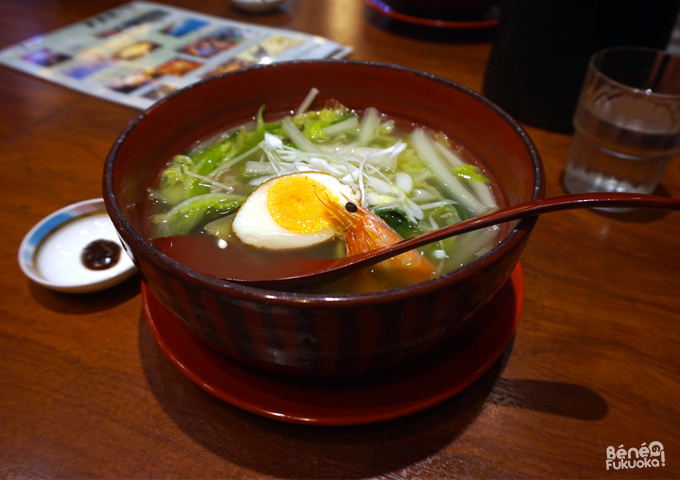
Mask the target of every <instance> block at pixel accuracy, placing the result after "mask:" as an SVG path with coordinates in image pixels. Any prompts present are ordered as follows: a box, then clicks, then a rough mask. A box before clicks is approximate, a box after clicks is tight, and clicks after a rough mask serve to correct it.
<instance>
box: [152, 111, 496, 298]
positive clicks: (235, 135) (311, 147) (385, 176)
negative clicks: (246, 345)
mask: <svg viewBox="0 0 680 480" xmlns="http://www.w3.org/2000/svg"><path fill="white" fill-rule="evenodd" d="M291 128H295V131H293V130H291ZM366 132H369V133H368V134H367V133H366ZM366 137H370V138H366ZM239 143H240V144H239ZM433 156H434V158H433ZM471 159H473V161H470V160H471ZM319 175H328V176H330V177H333V180H331V179H330V178H327V177H325V176H319ZM302 177H304V179H305V182H306V183H309V182H312V183H314V187H313V188H314V192H315V193H314V195H315V196H316V197H317V198H318V199H319V201H321V200H323V198H326V197H325V196H327V197H328V199H330V198H333V199H334V200H333V202H335V201H336V200H338V199H341V200H340V201H339V203H338V205H339V206H340V207H338V206H336V208H340V209H341V210H342V212H340V211H337V212H336V213H335V214H330V213H328V214H327V213H324V212H326V210H327V209H328V208H327V207H328V205H326V204H325V202H324V201H321V203H322V204H323V205H321V206H319V205H317V207H318V208H320V209H321V210H320V211H321V214H316V213H314V211H312V210H310V208H311V207H310V206H309V205H311V204H310V203H305V204H304V205H305V206H304V207H300V208H298V207H296V206H295V205H296V204H295V202H293V203H291V204H288V203H283V204H282V205H283V207H281V208H279V209H278V210H277V209H276V208H274V207H277V205H274V204H273V203H272V200H271V198H272V195H273V194H271V193H270V192H271V191H272V189H273V188H278V187H274V186H278V185H280V184H281V179H283V178H287V179H289V183H290V182H292V183H293V184H295V185H296V186H294V187H290V189H291V190H292V192H293V193H286V194H285V195H284V196H283V197H282V198H284V199H285V201H286V202H290V201H291V200H290V198H293V197H294V199H298V197H299V196H300V192H301V190H302V189H301V188H299V187H297V185H298V184H299V182H298V180H300V179H301V178H302ZM287 181H288V180H287ZM295 182H298V183H295ZM319 182H321V184H323V185H321V184H319ZM318 185H321V186H318ZM347 185H349V187H347ZM345 187H347V188H350V191H351V192H352V194H355V195H356V196H355V197H354V196H351V195H350V196H347V195H348V194H346V193H347V190H342V189H344V188H345ZM279 190H280V188H279ZM341 190H342V191H341ZM493 191H494V190H493V188H492V186H490V185H489V183H488V175H486V174H485V172H484V171H483V167H482V166H481V165H480V164H479V162H476V161H474V158H473V156H472V155H471V153H470V152H468V151H466V150H465V149H464V148H463V147H461V146H460V145H452V144H451V141H450V140H449V139H448V138H446V137H445V136H444V135H443V134H442V133H435V132H432V131H431V130H429V129H427V128H424V127H422V126H418V125H413V124H409V123H408V122H403V121H398V120H397V119H393V118H388V117H386V116H384V115H382V114H380V113H379V112H377V111H375V109H370V108H369V109H366V110H365V111H362V112H359V111H352V110H349V109H347V108H345V107H344V106H342V105H341V104H339V103H337V102H334V101H330V102H327V104H326V105H325V106H324V108H322V109H319V110H312V111H308V112H305V113H303V114H299V115H296V116H294V117H284V118H283V119H278V120H277V121H275V122H265V121H264V118H263V109H261V110H260V112H258V115H257V116H256V117H255V120H254V121H253V122H249V123H247V124H244V125H243V126H242V127H239V128H237V129H232V130H229V131H226V132H222V133H220V134H218V135H216V136H214V137H212V138H210V139H208V140H206V141H203V142H201V143H199V144H198V145H197V146H195V147H194V148H192V149H190V150H189V151H188V152H186V153H185V154H183V155H177V156H175V157H174V158H173V159H172V160H171V161H170V162H169V163H168V164H167V165H166V167H165V168H164V169H163V170H162V171H161V172H160V173H159V176H158V180H157V184H156V185H154V187H153V188H152V189H150V191H149V196H148V198H147V201H146V205H145V210H146V211H147V212H148V218H149V219H150V221H149V222H148V224H147V225H146V227H147V230H146V232H145V233H146V235H147V237H148V238H149V239H151V240H152V243H153V245H154V246H155V247H156V248H157V249H159V250H160V251H161V252H163V253H164V254H166V255H168V256H169V257H171V258H173V259H175V260H177V261H179V262H181V263H183V264H186V265H188V266H190V267H192V268H194V269H196V270H198V271H201V272H203V273H207V274H210V275H214V276H217V277H220V276H225V277H229V276H232V277H239V278H244V279H260V278H271V276H272V273H275V272H281V273H282V274H283V273H286V274H291V273H295V272H300V269H314V268H316V267H317V266H318V267H321V266H322V265H325V264H328V263H329V262H332V261H333V259H336V258H339V257H342V256H344V255H346V254H351V252H358V251H366V250H370V249H373V248H377V247H376V246H375V245H374V244H373V243H371V242H369V241H368V240H367V239H366V238H365V237H357V235H355V234H354V232H355V230H359V231H360V233H361V234H362V235H363V229H364V228H365V226H366V225H368V226H369V227H371V228H373V229H377V230H378V232H377V233H375V236H376V238H378V237H380V239H381V240H379V241H382V242H388V243H393V242H394V241H398V240H399V239H400V238H409V237H412V236H415V235H419V234H421V233H424V232H426V231H429V230H431V229H434V228H439V227H442V226H445V225H449V224H451V223H457V222H459V221H462V220H465V219H466V218H469V217H472V216H477V215H481V214H484V213H487V212H490V211H492V210H494V209H496V208H497V204H496V201H495V197H494V194H493ZM319 192H321V193H322V195H321V196H320V195H319ZM286 195H287V196H286ZM291 195H292V196H291ZM343 196H344V197H345V198H344V199H342V197H343ZM260 197H262V199H260ZM350 197H351V198H350ZM311 198H312V200H314V198H313V197H311ZM258 199H259V200H258ZM346 200H347V201H348V203H347V208H346V210H347V211H348V212H350V213H349V214H345V209H344V208H342V207H343V206H344V205H345V203H346V202H345V201H346ZM295 201H297V200H295ZM353 201H355V202H356V203H357V205H358V208H359V211H356V210H353V209H352V208H349V205H350V204H351V205H352V206H354V204H352V202H353ZM258 202H259V204H258ZM263 202H264V203H263ZM333 202H331V203H333ZM255 204H257V206H252V205H255ZM260 204H261V205H260ZM333 204H334V205H335V203H333ZM262 205H265V206H264V207H262ZM279 207H280V206H279ZM296 208H297V210H296ZM355 208H356V207H355ZM239 210H241V211H242V212H247V214H246V213H241V214H240V216H241V217H247V218H245V220H241V221H237V223H234V217H235V216H236V215H237V212H238V211H239ZM275 211H281V212H283V213H277V214H274V213H272V212H275ZM310 212H312V213H310ZM338 212H340V213H338ZM326 214H327V215H329V218H330V220H329V221H330V222H331V224H333V225H331V226H332V227H333V228H331V230H333V234H332V235H331V236H330V237H329V238H326V237H324V236H323V235H321V233H323V232H325V231H326V230H327V229H326V230H324V229H323V228H326V227H323V228H321V227H319V230H318V231H317V230H315V231H314V232H312V233H313V235H316V236H318V237H319V239H312V240H310V233H309V232H308V231H307V230H305V231H302V230H300V231H298V230H297V229H298V228H303V227H304V228H307V226H306V225H307V224H309V223H310V222H314V221H317V220H318V219H319V218H320V217H323V216H324V215H326ZM276 215H283V216H284V217H294V218H293V220H294V223H293V224H292V225H293V226H292V227H290V225H291V223H290V222H289V221H288V220H286V219H285V218H284V219H283V220H286V222H288V223H286V222H284V221H282V219H281V218H280V217H277V216H276ZM300 215H302V216H305V215H306V217H310V218H305V219H304V220H300V219H298V218H297V217H298V216H300ZM338 215H340V216H341V217H343V218H344V217H347V218H349V219H350V220H348V221H349V222H350V223H348V224H343V225H340V224H339V223H338V220H337V218H338ZM260 217H262V218H260ZM270 217H271V218H270ZM324 218H325V217H324ZM334 219H335V220H334ZM374 219H377V220H374ZM244 222H245V223H247V224H249V225H248V228H249V229H251V230H253V231H255V234H249V236H246V235H245V234H244V233H243V232H242V231H241V232H239V231H238V228H239V227H240V225H241V224H242V223H244ZM295 222H298V223H295ZM304 222H307V223H304ZM260 223H261V224H262V225H264V227H262V228H264V229H265V230H264V231H262V232H259V231H258V230H257V229H258V228H260ZM270 225H271V226H270ZM281 225H287V227H285V228H289V229H290V228H292V230H285V231H279V230H280V228H283V227H281ZM329 225H330V224H329ZM267 228H269V229H275V230H276V231H275V232H274V233H272V232H270V231H268V230H267ZM314 228H316V227H314ZM385 228H386V229H387V230H389V231H383V230H385ZM349 230H351V231H352V233H348V231H349ZM367 231H368V233H370V234H371V235H374V233H373V230H371V229H370V228H369V229H367ZM318 232H321V233H318ZM395 232H396V234H398V235H397V236H396V237H394V235H395ZM371 235H368V238H369V240H370V239H371V238H373V237H372V236H371ZM499 236H500V234H499V229H498V227H490V228H488V229H484V230H480V231H476V232H470V233H468V234H464V235H460V236H458V237H455V238H450V239H446V240H443V241H441V242H437V243H436V244H432V245H428V246H427V247H425V248H423V249H421V250H420V252H417V253H415V255H416V256H417V257H418V258H422V262H421V263H422V265H420V268H418V269H416V268H414V267H413V265H414V263H418V262H415V261H414V258H415V257H411V260H410V261H409V262H410V263H409V262H406V261H405V260H403V259H402V260H403V261H402V264H406V263H408V265H407V266H406V267H404V265H402V264H400V265H398V266H397V267H395V266H394V265H396V264H394V265H392V267H390V266H389V265H388V263H386V262H383V263H381V264H379V265H378V266H375V267H373V268H372V269H370V270H368V271H365V272H360V273H359V274H355V275H354V276H353V277H351V278H350V279H347V280H345V281H341V282H338V283H336V284H334V285H330V286H327V287H324V288H322V289H313V290H312V291H313V292H317V293H354V292H367V291H375V290H383V289H386V288H395V287H399V286H404V285H408V284H411V283H416V282H419V281H423V280H425V279H427V278H432V277H434V276H437V275H441V274H444V273H447V272H450V271H452V270H455V269H456V268H459V267H460V266H463V265H465V264H466V263H469V262H470V261H472V260H474V259H476V258H478V257H479V256H480V255H482V254H483V253H485V252H486V251H488V250H490V249H491V248H493V247H494V246H495V245H496V244H498V242H499ZM251 239H254V240H251ZM278 239H285V242H293V246H291V245H290V244H289V243H283V244H281V245H277V244H276V242H278V241H279V240H278ZM385 239H388V240H385ZM310 241H312V242H314V243H311V244H310V245H307V243H308V242H310ZM253 242H254V243H253ZM295 242H301V245H302V246H300V247H299V248H294V247H297V245H294V244H295ZM282 245H283V246H282ZM378 246H379V245H378ZM409 253H410V252H409ZM404 255H407V254H404ZM302 259H304V261H302ZM387 262H389V261H387ZM393 263H394V262H393ZM296 269H297V270H296Z"/></svg>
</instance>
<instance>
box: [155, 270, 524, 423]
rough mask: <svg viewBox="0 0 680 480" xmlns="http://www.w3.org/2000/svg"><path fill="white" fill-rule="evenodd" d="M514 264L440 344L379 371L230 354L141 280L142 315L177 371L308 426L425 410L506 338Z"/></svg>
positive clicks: (483, 366)
mask: <svg viewBox="0 0 680 480" xmlns="http://www.w3.org/2000/svg"><path fill="white" fill-rule="evenodd" d="M523 300H524V279H523V276H522V270H521V267H520V265H519V264H517V267H516V268H515V270H514V271H513V272H512V275H511V276H510V279H509V280H508V281H507V282H506V283H505V285H503V287H501V289H500V290H499V291H498V292H497V293H496V295H495V296H494V297H493V298H492V299H491V300H490V301H489V303H487V304H486V305H485V306H484V307H482V308H481V309H480V310H478V311H477V313H475V315H474V316H473V317H472V318H471V319H470V320H469V321H468V322H467V324H466V325H465V327H463V329H462V330H461V331H460V332H458V334H457V335H456V336H455V338H454V339H453V340H452V341H451V342H450V343H448V344H447V345H445V346H444V347H442V348H439V349H438V350H437V351H435V352H432V353H430V354H427V355H425V356H423V357H421V358H418V359H416V360H413V361H411V362H409V363H406V364H403V365H401V366H399V367H393V368H390V369H388V370H382V371H380V372H377V373H370V374H362V375H356V376H347V377H333V378H331V377H329V378H310V377H299V376H295V375H289V374H281V373H276V372H269V371H263V370H262V369H259V368H255V367H251V366H249V365H244V364H242V363H240V362H236V361H234V360H231V359H230V358H228V357H226V356H224V355H222V354H221V353H219V352H217V351H216V350H213V349H212V348H210V347H209V346H207V345H206V344H205V343H204V342H203V341H201V340H200V339H199V338H198V337H196V336H195V335H193V334H192V333H191V332H190V331H189V330H187V329H186V328H185V327H184V326H183V325H181V324H180V323H179V322H178V321H177V320H175V318H174V317H173V316H172V315H171V314H170V312H169V311H168V310H167V309H166V308H165V307H164V306H163V305H162V304H161V303H160V302H159V301H158V300H157V299H156V298H155V297H154V296H153V295H152V294H151V293H150V292H149V290H148V289H147V288H146V286H145V285H144V284H142V301H143V306H144V313H145V314H146V319H147V322H148V324H149V327H150V329H151V332H152V333H153V335H154V337H155V338H156V341H157V342H158V344H159V345H160V347H161V349H162V350H163V351H164V352H165V354H166V355H167V356H168V357H169V358H170V360H171V361H172V363H174V364H175V366H176V367H177V368H179V370H180V371H181V372H182V373H184V374H185V375H186V376H187V377H189V378H190V379H191V380H192V381H193V382H195V383H196V384H197V385H198V386H200V387H202V388H203V389H205V390H206V391H208V392H209V393H211V394H213V395H215V396H216V397H218V398H220V399H222V400H224V401H225V402H227V403H230V404H231V405H234V406H236V407H239V408H242V409H244V410H247V411H249V412H252V413H255V414H258V415H262V416H264V417H268V418H272V419H276V420H282V421H286V422H293V423H302V424H311V425H337V426H339V425H361V424H367V423H375V422H381V421H385V420H391V419H395V418H400V417H403V416H406V415H410V414H412V413H416V412H419V411H422V410H425V409H426V408H428V407H431V406H433V405H436V404H438V403H440V402H442V401H444V400H446V399H448V398H450V397H452V396H454V395H455V394H457V393H459V392H460V391H462V390H463V389H465V388H466V387H468V386H469V385H470V384H472V383H473V382H474V381H475V380H477V379H478V378H479V377H480V376H481V375H482V374H483V373H484V372H486V371H487V370H488V369H489V368H490V367H491V366H492V365H493V364H494V363H495V362H496V360H498V359H499V358H500V356H501V355H502V354H503V352H504V351H505V348H506V347H507V346H508V344H509V343H510V341H511V339H512V337H513V335H514V333H515V330H516V329H517V325H518V323H519V318H520V315H521V311H522V303H523Z"/></svg>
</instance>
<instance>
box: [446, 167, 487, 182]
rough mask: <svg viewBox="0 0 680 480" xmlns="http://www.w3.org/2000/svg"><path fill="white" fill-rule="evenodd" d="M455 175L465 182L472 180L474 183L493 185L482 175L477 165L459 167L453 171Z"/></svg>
mask: <svg viewBox="0 0 680 480" xmlns="http://www.w3.org/2000/svg"><path fill="white" fill-rule="evenodd" d="M453 174H454V175H457V176H458V177H460V178H463V179H465V180H471V181H474V182H483V183H491V182H490V181H489V179H488V178H486V176H484V174H483V173H482V171H481V170H480V169H479V167H477V166H475V165H470V164H469V163H466V164H463V165H458V166H457V167H455V168H454V169H453Z"/></svg>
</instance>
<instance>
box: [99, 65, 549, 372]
mask: <svg viewBox="0 0 680 480" xmlns="http://www.w3.org/2000/svg"><path fill="white" fill-rule="evenodd" d="M313 87H316V88H318V89H319V90H320V91H321V94H320V95H319V98H320V99H321V97H323V98H324V99H327V98H334V99H337V100H339V101H340V102H342V103H343V104H345V105H347V106H348V107H350V108H355V109H358V110H361V109H364V108H366V107H369V106H373V107H376V108H377V109H378V110H379V111H381V112H383V113H385V114H387V115H390V116H393V117H396V118H398V119H403V120H406V121H411V122H415V123H419V124H424V125H429V126H434V127H436V128H437V129H440V130H442V131H443V132H445V133H446V134H448V135H449V136H450V137H452V138H453V139H455V140H457V141H459V142H460V143H462V144H463V145H464V146H465V147H466V148H467V149H468V150H469V151H471V152H473V153H474V154H475V155H476V156H477V158H479V159H481V162H482V163H483V164H484V166H485V168H486V173H487V174H488V175H489V176H490V177H492V180H494V181H495V183H496V185H497V186H498V187H497V190H496V195H497V197H498V200H499V204H505V205H513V204H517V203H520V202H525V201H528V200H535V199H539V198H542V197H543V194H544V183H545V181H544V173H543V167H542V163H541V159H540V156H539V154H538V152H537V150H536V148H535V146H534V145H533V143H532V141H531V140H530V139H529V137H528V136H527V134H526V132H525V131H524V130H523V129H522V128H521V127H520V126H519V125H518V124H517V123H516V122H515V121H514V120H513V119H512V118H510V117H509V116H508V115H507V114H506V113H505V112H503V111H502V110H501V109H500V108H498V107H497V106H495V105H494V104H492V103H491V102H489V101H488V100H486V99H485V98H484V97H482V96H481V95H479V94H477V93H475V92H473V91H471V90H469V89H467V88H465V87H463V86H461V85H458V84H456V83H453V82H451V81H448V80H445V79H443V78H439V77H436V76H434V75H429V74H426V73H423V72H418V71H414V70H410V69H407V68H402V67H397V66H392V65H385V64H378V63H367V62H356V61H334V60H328V61H296V62H285V63H276V64H272V65H266V66H256V67H251V68H247V69H242V70H238V71H235V72H232V73H228V74H224V75H222V76H218V77H214V78H211V79H208V80H205V81H203V82H199V83H197V84H194V85H192V86H189V87H187V88H185V89H183V90H181V91H179V92H177V93H176V94H173V95H171V96H168V97H166V98H165V99H163V100H160V101H159V102H157V103H156V104H155V105H154V106H153V107H151V108H150V109H148V110H147V111H145V112H143V113H142V114H141V115H139V116H138V117H137V118H136V119H134V120H133V121H132V122H130V124H129V125H128V126H127V127H126V128H125V129H124V130H123V132H122V133H121V134H120V136H119V138H118V139H117V140H116V142H115V144H114V145H113V147H112V148H111V151H110V153H109V155H108V158H107V160H106V165H105V170H104V178H103V188H104V200H105V203H106V208H107V211H108V213H109V215H110V216H111V218H112V220H113V223H114V225H115V226H116V229H117V231H118V233H119V235H120V237H121V239H122V240H123V243H124V245H125V246H126V249H127V251H128V252H129V253H130V254H131V256H132V257H133V259H134V263H135V264H136V266H137V268H138V269H139V272H140V273H141V276H142V280H143V281H144V283H145V284H146V285H147V287H148V289H149V290H150V292H151V293H152V294H153V295H154V296H155V297H156V298H157V299H158V300H159V301H160V302H161V303H162V304H163V305H164V306H165V307H166V308H167V309H168V310H169V311H170V312H171V313H172V314H173V315H174V316H175V317H176V318H177V319H178V320H179V321H180V322H181V323H183V324H184V325H185V326H186V327H187V328H188V329H189V330H190V331H192V332H193V333H195V334H196V335H198V336H199V337H200V338H202V339H203V340H204V341H205V342H206V343H207V344H208V345H210V346H212V347H214V348H215V349H217V350H219V351H221V352H223V353H225V354H226V355H228V356H230V357H232V358H234V359H237V360H240V361H242V362H246V363H249V364H252V365H256V366H260V367H264V368H267V369H272V370H279V371H284V372H289V373H296V374H304V375H341V374H354V373H360V372H368V371H373V370H377V369H381V368H385V367H388V366H393V365H397V364H399V363H400V362H404V361H407V360H409V359H413V358H415V357H417V356H419V355H421V354H423V353H425V352H426V351H428V350H430V349H432V348H434V347H436V346H439V345H441V344H442V343H443V342H446V341H447V340H449V339H450V338H451V337H452V336H453V335H455V333H456V331H457V330H458V329H459V328H460V327H461V325H463V323H464V322H465V320H466V319H468V318H469V317H470V316H471V315H472V313H473V312H474V311H475V310H476V309H477V308H478V307H480V306H481V305H483V304H484V303H485V302H487V301H488V300H489V299H490V298H491V297H492V296H493V294H494V293H495V292H496V291H497V290H498V289H499V288H500V286H501V285H502V284H503V283H504V282H505V281H506V279H507V278H508V277H509V275H510V273H511V272H512V270H513V268H514V267H515V265H516V264H517V262H518V259H519V256H520V253H521V251H522V249H523V248H524V246H525V244H526V242H527V240H528V238H529V234H530V232H531V230H532V228H533V226H534V223H535V221H536V219H535V218H527V219H524V220H522V221H521V222H519V223H518V224H512V225H505V227H504V228H505V231H504V232H503V235H504V236H505V238H504V239H503V241H502V242H501V243H500V244H499V245H498V246H496V247H495V248H493V249H492V250H491V251H489V252H488V253H486V254H485V255H483V256H482V257H480V258H478V259H477V260H476V261H474V262H473V263H470V264H468V265H467V266H465V267H463V268H461V269H459V270H457V271H455V272H452V273H449V274H447V275H444V276H441V277H438V278H436V279H433V280H430V281H427V282H424V283H420V284H416V285H412V286H409V287H403V288H398V289H393V290H388V291H382V292H375V293H366V294H343V295H312V294H301V293H290V292H279V291H272V290H263V289H257V288H252V287H245V286H240V285H236V284H233V283H229V282H225V281H223V280H220V279H218V278H215V277H212V276H209V275H206V274H203V273H200V272H197V271H195V270H192V269H191V268H188V267H186V266H184V265H182V264H179V263H178V262H176V261H174V260H171V259H170V258H168V257H166V256H165V255H163V254H161V253H160V252H159V251H157V250H156V249H154V248H153V247H152V246H151V244H150V242H149V241H148V239H147V238H145V237H144V236H143V235H142V234H141V233H140V232H143V227H142V225H143V218H142V217H143V215H144V214H143V212H142V208H141V206H142V203H143V198H144V195H145V194H146V189H147V188H148V186H149V185H150V184H151V183H152V181H153V179H154V178H155V176H156V175H157V174H158V172H159V171H160V169H161V168H162V166H163V165H164V164H165V163H166V162H167V161H168V160H169V159H170V158H171V157H172V156H173V155H175V154H178V153H181V152H183V151H185V150H187V149H188V147H189V146H191V145H193V144H195V142H196V141H197V140H199V139H204V138H207V137H209V136H210V135H212V134H215V133H217V132H220V131H223V130H225V129H228V128H231V127H235V126H237V125H239V124H241V123H244V122H245V121H247V120H249V119H251V118H252V117H253V115H254V114H255V113H256V112H257V110H258V108H259V107H260V106H261V105H263V104H264V105H266V106H267V111H268V112H281V113H283V112H290V111H291V110H295V109H296V108H297V106H298V105H299V104H300V103H301V101H302V100H303V99H304V98H305V97H306V95H307V93H308V92H309V90H310V89H311V88H313ZM320 101H323V100H320Z"/></svg>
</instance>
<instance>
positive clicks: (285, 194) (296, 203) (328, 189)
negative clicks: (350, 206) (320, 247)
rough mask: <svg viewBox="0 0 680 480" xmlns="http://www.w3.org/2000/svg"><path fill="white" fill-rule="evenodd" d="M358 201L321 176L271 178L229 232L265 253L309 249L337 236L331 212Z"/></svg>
mask: <svg viewBox="0 0 680 480" xmlns="http://www.w3.org/2000/svg"><path fill="white" fill-rule="evenodd" d="M320 198H321V199H324V200H325V201H328V200H330V201H332V202H335V203H337V204H339V205H342V206H343V207H344V205H345V204H346V203H347V202H348V201H351V202H353V203H358V201H359V199H358V198H357V195H356V194H355V193H354V190H353V189H352V187H351V186H349V185H347V184H345V183H343V182H341V181H340V180H338V179H337V178H335V177H334V176H332V175H330V174H327V173H321V172H302V173H292V174H289V175H282V176H280V177H276V178H273V179H271V180H269V181H267V182H265V183H263V184H262V185H260V186H259V187H257V189H255V190H254V191H253V192H252V193H251V194H250V195H249V196H248V198H247V199H246V201H245V202H244V203H243V205H241V208H239V211H238V212H237V213H236V217H235V218H234V222H233V224H232V229H233V231H234V233H235V234H236V235H237V236H238V238H239V239H240V240H241V241H242V242H243V243H246V244H248V245H251V246H254V247H260V248H268V249H286V248H303V247H310V246H312V245H316V244H319V243H322V242H325V241H327V240H329V239H331V238H332V237H334V236H335V235H336V233H337V232H335V230H334V229H333V226H332V222H331V218H332V212H331V210H330V209H329V208H328V207H326V206H324V204H323V203H322V201H321V200H320Z"/></svg>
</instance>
